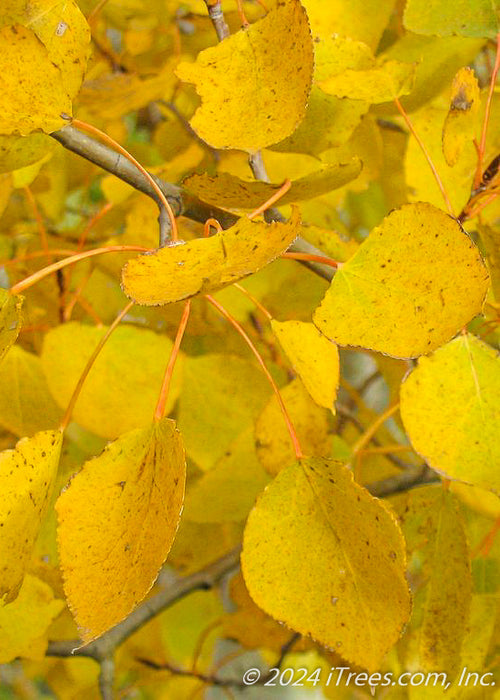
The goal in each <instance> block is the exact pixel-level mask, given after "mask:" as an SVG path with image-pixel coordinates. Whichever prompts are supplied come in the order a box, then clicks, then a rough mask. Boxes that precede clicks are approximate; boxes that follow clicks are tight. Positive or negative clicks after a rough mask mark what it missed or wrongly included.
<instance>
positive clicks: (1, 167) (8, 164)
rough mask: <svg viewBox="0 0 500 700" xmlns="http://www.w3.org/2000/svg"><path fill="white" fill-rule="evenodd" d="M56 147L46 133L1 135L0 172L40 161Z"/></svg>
mask: <svg viewBox="0 0 500 700" xmlns="http://www.w3.org/2000/svg"><path fill="white" fill-rule="evenodd" d="M55 147H56V142H55V141H54V139H50V138H49V137H48V136H47V135H46V134H31V135H30V136H1V135H0V172H2V173H7V172H11V171H12V170H17V169H18V168H24V167H26V166H27V165H31V164H32V163H35V162H36V161H39V160H40V159H41V158H43V157H44V156H45V155H47V154H48V153H50V152H51V151H52V150H53V149H54V148H55Z"/></svg>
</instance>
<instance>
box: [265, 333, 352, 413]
mask: <svg viewBox="0 0 500 700" xmlns="http://www.w3.org/2000/svg"><path fill="white" fill-rule="evenodd" d="M271 326H272V329H273V331H274V333H275V334H276V336H277V338H278V340H279V341H280V345H281V347H282V348H283V350H284V351H285V353H286V355H287V357H288V359H289V360H290V362H291V363H292V366H293V368H294V370H295V371H296V372H297V374H298V375H299V377H300V378H301V379H302V381H303V383H304V386H305V388H306V389H307V391H308V392H309V394H310V395H311V396H312V398H313V399H314V400H315V401H316V403H317V404H318V405H319V406H323V407H324V408H329V409H330V410H331V411H333V412H335V407H334V405H333V404H334V401H335V399H336V397H337V388H338V384H339V352H338V350H337V346H336V345H335V344H334V343H331V342H330V341H329V340H328V339H327V338H325V337H324V336H323V335H321V333H320V332H319V331H318V329H317V328H315V326H313V324H312V323H304V322H303V321H284V322H283V323H280V322H279V321H274V320H273V321H272V322H271Z"/></svg>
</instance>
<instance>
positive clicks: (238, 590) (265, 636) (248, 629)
mask: <svg viewBox="0 0 500 700" xmlns="http://www.w3.org/2000/svg"><path fill="white" fill-rule="evenodd" d="M230 593H231V599H232V601H233V603H234V604H235V605H236V606H237V609H236V611H235V612H231V613H226V614H225V615H224V617H223V618H222V634H223V636H224V637H227V638H229V639H235V640H237V641H238V642H239V643H240V644H241V645H242V646H243V647H245V649H260V648H262V647H265V648H266V649H272V650H273V651H275V652H276V653H277V654H279V653H280V652H281V649H282V647H283V646H284V645H285V644H287V642H288V641H289V639H290V632H289V630H287V629H286V628H285V627H283V626H282V625H279V624H278V623H277V622H276V620H273V618H272V617H269V615H266V613H265V612H264V611H263V610H261V609H260V608H259V607H257V605H255V603H254V602H253V600H252V599H251V597H250V595H249V593H248V591H247V588H246V586H245V582H244V580H243V577H242V575H241V573H238V574H236V576H234V577H233V578H232V579H231V583H230ZM304 642H305V644H306V645H307V643H309V644H311V642H309V641H308V640H304ZM304 642H301V646H304ZM298 646H299V645H298V644H297V645H295V644H294V647H293V648H294V649H295V650H297V647H298Z"/></svg>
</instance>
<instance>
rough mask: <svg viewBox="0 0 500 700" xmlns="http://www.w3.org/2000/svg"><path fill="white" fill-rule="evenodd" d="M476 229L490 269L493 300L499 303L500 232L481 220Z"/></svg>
mask: <svg viewBox="0 0 500 700" xmlns="http://www.w3.org/2000/svg"><path fill="white" fill-rule="evenodd" d="M478 230H479V235H480V236H481V242H482V244H483V249H484V252H485V255H486V260H487V263H488V269H489V271H490V277H491V290H492V292H493V296H494V297H495V301H496V302H497V303H500V232H499V229H498V228H497V227H493V226H488V224H486V223H483V222H480V223H479V224H478Z"/></svg>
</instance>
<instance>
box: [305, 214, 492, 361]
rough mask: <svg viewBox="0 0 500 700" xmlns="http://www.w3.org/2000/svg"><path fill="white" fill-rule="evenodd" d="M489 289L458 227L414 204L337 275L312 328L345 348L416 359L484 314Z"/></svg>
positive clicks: (482, 268) (387, 220)
mask: <svg viewBox="0 0 500 700" xmlns="http://www.w3.org/2000/svg"><path fill="white" fill-rule="evenodd" d="M464 271H466V273H465V272H464ZM488 282H489V276H488V272H487V270H486V267H485V265H484V263H483V260H482V258H481V255H480V253H479V250H478V249H477V247H476V246H475V245H474V243H473V242H472V240H471V239H470V238H469V236H468V235H467V234H466V233H465V231H464V230H463V229H462V227H461V226H460V224H459V223H458V222H457V221H456V220H455V219H453V218H451V217H450V216H448V215H447V214H445V213H444V212H443V211H441V210H440V209H437V208H436V207H434V206H432V204H428V203H426V202H419V203H416V204H408V205H405V206H403V207H401V208H400V209H397V210H395V211H393V212H391V213H390V214H389V216H387V217H386V218H385V219H384V221H383V222H382V224H381V225H380V226H377V227H376V228H375V229H373V231H372V232H371V233H370V235H369V236H368V238H367V239H366V240H365V241H364V242H363V243H362V244H361V246H360V247H359V249H358V251H357V252H356V253H355V254H354V256H353V257H352V258H351V259H350V260H349V261H348V262H347V263H345V265H343V266H342V267H341V268H340V269H339V270H338V271H337V273H336V275H335V277H334V279H333V282H332V284H331V286H330V288H329V290H328V291H327V293H326V295H325V298H324V299H323V302H322V303H321V305H320V306H319V307H318V309H316V311H315V314H314V323H315V324H316V325H317V326H318V328H319V329H320V331H321V332H322V333H324V334H325V335H326V336H327V337H328V338H331V339H332V340H334V341H335V342H336V343H339V344H340V345H359V346H361V347H365V348H369V349H371V350H376V351H378V352H383V353H386V354H387V355H391V356H392V357H400V358H409V357H416V356H418V355H423V354H426V353H429V352H432V350H434V349H435V348H437V347H439V346H440V345H443V343H445V342H447V341H448V340H450V338H452V337H453V336H454V335H455V334H456V333H458V331H459V330H460V329H461V328H463V327H464V326H465V324H467V323H468V322H469V321H470V320H471V319H472V318H473V317H474V316H475V315H476V314H478V313H480V312H481V309H482V305H483V301H484V298H485V295H486V292H487V289H488Z"/></svg>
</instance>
